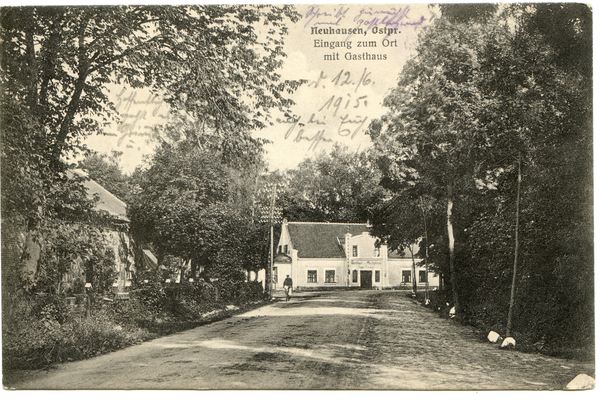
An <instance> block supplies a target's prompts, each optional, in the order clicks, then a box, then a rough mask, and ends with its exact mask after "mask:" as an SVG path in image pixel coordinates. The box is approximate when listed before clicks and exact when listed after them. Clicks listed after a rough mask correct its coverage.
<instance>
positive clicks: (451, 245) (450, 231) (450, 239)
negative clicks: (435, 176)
mask: <svg viewBox="0 0 600 401" xmlns="http://www.w3.org/2000/svg"><path fill="white" fill-rule="evenodd" d="M452 192H453V187H452V184H449V185H448V208H447V211H446V228H447V229H448V257H449V267H450V286H451V287H452V302H453V304H454V305H453V306H454V308H455V310H456V316H458V315H459V313H460V312H459V310H460V309H459V303H458V288H457V284H456V274H455V273H456V271H455V267H454V228H453V227H452V207H453V206H454V204H453V194H452Z"/></svg>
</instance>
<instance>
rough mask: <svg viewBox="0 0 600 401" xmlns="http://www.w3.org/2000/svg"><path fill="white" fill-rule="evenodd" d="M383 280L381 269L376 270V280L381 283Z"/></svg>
mask: <svg viewBox="0 0 600 401" xmlns="http://www.w3.org/2000/svg"><path fill="white" fill-rule="evenodd" d="M380 281H381V272H380V271H379V270H375V282H376V283H379V282H380Z"/></svg>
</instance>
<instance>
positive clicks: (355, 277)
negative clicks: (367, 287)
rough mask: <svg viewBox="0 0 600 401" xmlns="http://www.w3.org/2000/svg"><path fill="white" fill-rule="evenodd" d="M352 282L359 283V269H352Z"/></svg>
mask: <svg viewBox="0 0 600 401" xmlns="http://www.w3.org/2000/svg"><path fill="white" fill-rule="evenodd" d="M352 282H353V283H358V270H352Z"/></svg>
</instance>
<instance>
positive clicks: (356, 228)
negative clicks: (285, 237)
mask: <svg viewBox="0 0 600 401" xmlns="http://www.w3.org/2000/svg"><path fill="white" fill-rule="evenodd" d="M287 227H288V231H289V233H290V239H291V242H292V244H293V245H294V248H295V249H297V250H298V257H299V258H344V257H345V254H344V250H343V248H342V247H341V246H340V241H339V240H338V239H340V240H341V241H342V243H343V239H344V236H345V235H346V233H350V234H351V235H353V236H354V235H359V234H361V233H363V232H368V231H369V227H368V226H367V225H366V224H352V223H300V222H298V223H287Z"/></svg>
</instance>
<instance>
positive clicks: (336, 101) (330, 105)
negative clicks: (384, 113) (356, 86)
mask: <svg viewBox="0 0 600 401" xmlns="http://www.w3.org/2000/svg"><path fill="white" fill-rule="evenodd" d="M347 96H348V98H347V99H345V105H344V107H343V110H347V109H348V107H349V106H351V107H350V108H353V109H357V108H359V107H360V106H361V105H364V106H365V107H367V95H363V96H360V97H359V98H356V99H354V100H352V97H351V96H350V94H348V95H347ZM343 103H344V97H343V96H338V97H336V96H335V95H334V96H331V97H330V98H329V100H327V101H326V102H325V104H324V105H323V106H321V108H320V109H319V112H321V111H323V110H327V111H329V110H333V115H334V116H335V115H337V113H338V111H340V107H341V106H342V104H343Z"/></svg>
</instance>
